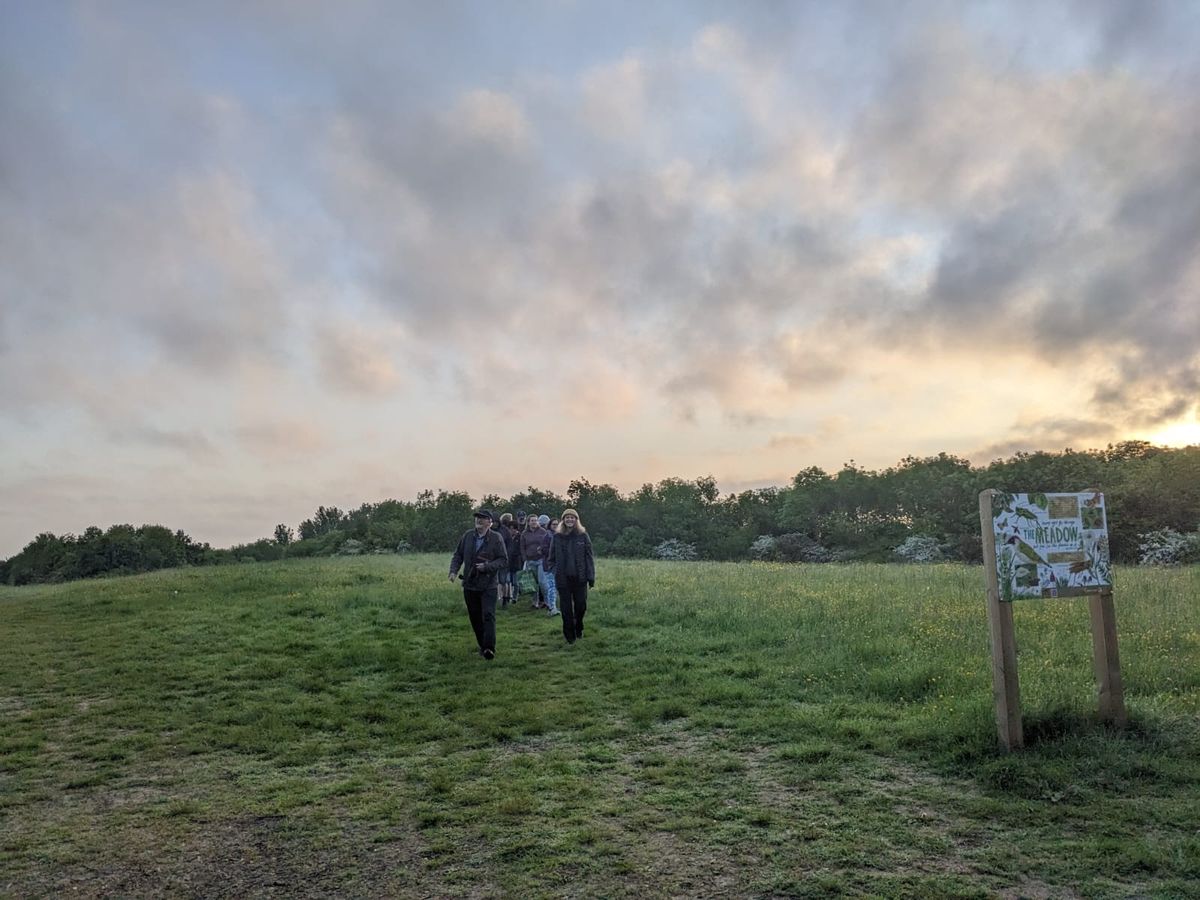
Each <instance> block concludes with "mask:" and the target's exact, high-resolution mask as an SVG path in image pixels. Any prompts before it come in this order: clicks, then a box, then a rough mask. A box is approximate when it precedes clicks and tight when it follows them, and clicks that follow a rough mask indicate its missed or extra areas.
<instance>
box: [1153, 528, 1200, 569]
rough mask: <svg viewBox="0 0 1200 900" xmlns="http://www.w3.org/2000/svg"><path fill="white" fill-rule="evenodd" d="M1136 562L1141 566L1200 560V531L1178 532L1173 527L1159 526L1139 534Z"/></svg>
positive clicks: (1167, 564) (1170, 564)
mask: <svg viewBox="0 0 1200 900" xmlns="http://www.w3.org/2000/svg"><path fill="white" fill-rule="evenodd" d="M1138 562H1139V563H1141V564H1142V565H1143V566H1178V565H1182V564H1183V563H1189V562H1200V532H1193V533H1192V534H1180V533H1179V532H1178V531H1176V530H1175V529H1174V528H1160V529H1158V530H1157V531H1148V532H1146V533H1145V534H1139V535H1138Z"/></svg>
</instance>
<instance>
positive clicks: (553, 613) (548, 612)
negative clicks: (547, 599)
mask: <svg viewBox="0 0 1200 900" xmlns="http://www.w3.org/2000/svg"><path fill="white" fill-rule="evenodd" d="M546 615H548V616H550V617H552V618H553V617H554V616H561V615H562V613H560V612H559V611H558V610H557V609H548V610H546Z"/></svg>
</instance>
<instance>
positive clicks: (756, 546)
mask: <svg viewBox="0 0 1200 900" xmlns="http://www.w3.org/2000/svg"><path fill="white" fill-rule="evenodd" d="M778 554H779V546H778V541H776V540H775V538H773V537H771V535H769V534H760V535H759V536H758V537H756V538H755V539H754V543H753V544H751V545H750V558H751V559H757V560H759V561H760V562H770V561H772V560H774V559H777V558H778Z"/></svg>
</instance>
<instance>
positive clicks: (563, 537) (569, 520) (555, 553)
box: [552, 509, 596, 644]
mask: <svg viewBox="0 0 1200 900" xmlns="http://www.w3.org/2000/svg"><path fill="white" fill-rule="evenodd" d="M552 558H553V561H552V567H553V569H554V584H555V587H557V588H558V598H559V604H558V606H559V610H560V611H561V612H562V623H563V637H565V638H566V639H567V643H568V644H573V643H575V640H576V639H577V638H581V637H583V615H584V613H586V612H587V592H588V588H590V587H593V588H594V587H595V586H596V561H595V559H594V557H593V556H592V539H591V538H590V537H589V536H588V533H587V529H586V528H584V527H583V523H582V522H580V521H579V513H577V512H575V510H573V509H565V510H563V514H562V521H561V522H560V523H559V526H558V531H557V532H556V533H555V535H554V543H553V545H552Z"/></svg>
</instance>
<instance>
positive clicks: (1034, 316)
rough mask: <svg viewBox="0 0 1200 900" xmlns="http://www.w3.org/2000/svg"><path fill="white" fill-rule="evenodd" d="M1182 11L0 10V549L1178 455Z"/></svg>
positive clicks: (1188, 233) (1191, 400) (1192, 384)
mask: <svg viewBox="0 0 1200 900" xmlns="http://www.w3.org/2000/svg"><path fill="white" fill-rule="evenodd" d="M1198 51H1200V3H1190V2H1184V0H1169V2H1168V0H1163V2H1154V0H1071V2H1067V0H1064V2H1053V0H1028V2H1026V0H1009V2H1003V3H987V2H977V3H961V2H957V0H956V2H937V0H930V2H922V3H916V2H911V3H904V2H899V3H897V2H891V0H877V2H865V0H864V2H845V3H826V2H801V0H796V2H769V0H762V2H747V3H736V4H735V3H728V2H722V3H717V2H705V0H692V2H667V0H664V2H656V3H642V2H636V3H635V2H629V3H624V2H608V0H605V2H582V0H580V2H571V0H528V2H511V3H509V2H506V3H485V2H475V3H457V2H440V3H436V4H435V3H426V2H410V3H409V2H395V0H388V2H368V0H339V2H337V3H331V2H325V3H318V2H307V0H238V2H221V0H206V2H179V3H167V4H164V3H159V2H155V0H145V2H136V3H135V2H121V0H103V2H99V0H97V2H67V0H60V2H56V0H47V2H38V3H26V2H20V0H0V558H3V557H5V556H9V555H12V554H14V553H16V552H17V551H19V550H20V549H21V547H23V546H24V545H25V544H26V543H27V542H28V541H30V540H31V539H32V538H33V537H34V536H35V535H36V534H37V533H39V532H43V531H52V532H54V533H56V534H62V533H79V532H81V531H82V530H83V529H84V528H86V527H87V526H89V525H100V526H102V527H107V526H108V525H111V524H114V523H123V522H128V523H131V524H135V525H136V524H142V523H156V524H164V525H167V526H169V527H171V528H181V529H183V530H185V531H186V532H187V533H188V534H190V535H191V536H192V537H193V538H195V539H196V540H201V541H209V542H211V543H212V544H213V545H214V546H229V545H230V544H233V543H238V542H244V541H251V540H255V539H258V538H261V537H267V536H270V535H271V534H272V532H273V530H274V526H275V525H276V524H277V523H280V522H283V523H287V524H290V525H292V526H295V525H297V524H298V523H299V522H300V521H301V520H302V519H304V518H305V517H307V516H309V515H311V514H312V513H313V511H314V510H315V509H316V507H317V506H318V505H319V504H324V505H335V506H339V507H341V508H342V509H348V508H354V507H357V506H358V505H360V504H362V503H364V502H376V501H379V500H383V499H386V498H389V497H394V498H397V499H409V500H411V499H413V498H414V497H415V496H416V494H417V492H419V491H421V490H423V489H426V488H431V489H438V488H445V489H449V490H466V491H468V492H469V493H471V495H472V496H474V497H476V498H478V497H480V496H482V495H483V494H485V493H497V494H501V495H506V496H507V495H510V494H512V493H514V492H516V491H518V490H521V489H523V488H524V487H526V486H527V485H535V486H538V487H541V488H544V489H548V490H553V491H557V492H559V493H565V491H566V488H567V485H568V483H569V481H570V480H571V479H574V478H579V477H584V478H587V479H589V480H590V481H592V482H594V483H600V482H608V483H611V484H614V485H616V486H618V487H619V488H620V489H622V490H623V491H629V490H633V489H636V488H637V487H638V486H640V485H641V484H643V483H645V482H650V481H658V480H661V479H662V478H665V477H672V476H676V477H683V478H695V477H698V476H703V475H711V476H713V477H715V478H716V479H717V481H718V483H719V485H720V486H721V488H722V489H723V490H725V491H736V490H744V489H746V488H750V487H758V486H765V485H770V484H776V485H783V484H786V483H788V482H789V481H790V479H791V477H792V476H793V475H794V474H795V473H796V472H798V471H800V470H801V469H804V468H806V467H808V466H813V465H817V466H821V467H823V468H825V469H827V470H829V471H836V470H837V469H839V468H840V467H841V466H842V465H843V464H844V463H846V462H847V461H849V460H854V461H855V462H856V463H857V464H859V465H861V466H865V467H868V468H882V467H886V466H889V465H892V464H894V463H896V462H897V461H899V460H900V459H902V458H903V457H905V456H908V455H915V456H923V455H930V454H935V453H938V452H940V451H946V452H950V453H954V454H957V455H960V456H964V457H966V458H968V459H970V460H972V461H973V462H976V463H986V462H988V461H989V460H991V459H995V458H999V457H1003V456H1008V455H1011V454H1012V453H1014V452H1017V451H1019V450H1035V449H1048V450H1061V449H1063V448H1065V447H1073V448H1075V449H1085V448H1091V447H1103V446H1105V445H1106V444H1107V443H1110V442H1115V441H1119V440H1125V439H1146V440H1152V441H1155V442H1156V443H1163V444H1169V445H1183V444H1190V443H1200V424H1198V420H1197V416H1198V408H1197V399H1198V398H1200V296H1198V295H1200V152H1198V149H1197V148H1200V52H1198Z"/></svg>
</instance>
